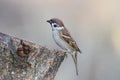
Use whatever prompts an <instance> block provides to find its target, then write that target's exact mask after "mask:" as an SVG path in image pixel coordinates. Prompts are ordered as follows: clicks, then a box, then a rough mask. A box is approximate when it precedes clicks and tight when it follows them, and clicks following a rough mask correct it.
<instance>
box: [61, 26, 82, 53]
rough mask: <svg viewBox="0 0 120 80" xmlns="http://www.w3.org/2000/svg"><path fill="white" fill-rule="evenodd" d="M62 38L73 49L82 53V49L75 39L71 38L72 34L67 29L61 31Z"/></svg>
mask: <svg viewBox="0 0 120 80" xmlns="http://www.w3.org/2000/svg"><path fill="white" fill-rule="evenodd" d="M60 37H61V38H62V39H63V40H65V41H66V42H67V43H68V44H69V45H70V46H71V47H73V48H74V49H75V50H77V51H79V52H80V53H81V51H80V49H79V48H78V46H77V44H76V42H75V41H74V39H73V38H72V37H71V36H70V33H69V32H68V30H67V29H66V28H64V29H63V30H61V31H60Z"/></svg>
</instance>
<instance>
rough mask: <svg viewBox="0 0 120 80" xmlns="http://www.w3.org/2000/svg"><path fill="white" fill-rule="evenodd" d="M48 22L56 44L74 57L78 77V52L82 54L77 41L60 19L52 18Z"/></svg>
mask: <svg viewBox="0 0 120 80" xmlns="http://www.w3.org/2000/svg"><path fill="white" fill-rule="evenodd" d="M47 22H48V23H49V24H50V25H51V28H52V36H53V39H54V41H55V43H56V44H57V45H58V46H59V47H60V48H62V49H63V50H65V51H66V52H67V53H70V55H71V56H72V58H73V61H74V64H75V68H76V75H78V67H77V52H79V53H81V50H80V49H79V48H78V45H77V44H76V41H75V40H74V39H73V38H72V37H71V35H70V32H69V31H68V30H67V28H66V27H65V26H64V23H63V22H62V21H61V20H60V19H58V18H52V19H49V20H47Z"/></svg>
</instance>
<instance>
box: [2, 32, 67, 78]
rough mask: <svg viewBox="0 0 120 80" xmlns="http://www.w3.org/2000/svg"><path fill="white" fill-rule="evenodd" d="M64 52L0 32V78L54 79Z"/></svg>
mask: <svg viewBox="0 0 120 80" xmlns="http://www.w3.org/2000/svg"><path fill="white" fill-rule="evenodd" d="M65 56H66V54H65V52H63V51H61V50H52V49H49V48H47V47H45V46H42V45H39V44H35V43H32V42H29V41H26V40H23V39H19V38H16V37H13V36H9V35H6V34H3V33H0V80H54V77H55V75H56V73H57V71H58V69H59V67H60V64H61V63H62V61H63V60H64V58H65Z"/></svg>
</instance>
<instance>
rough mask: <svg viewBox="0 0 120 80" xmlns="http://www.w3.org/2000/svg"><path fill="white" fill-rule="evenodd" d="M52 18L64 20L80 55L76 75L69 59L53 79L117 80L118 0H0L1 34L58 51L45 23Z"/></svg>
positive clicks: (119, 51)
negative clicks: (78, 48)
mask: <svg viewBox="0 0 120 80" xmlns="http://www.w3.org/2000/svg"><path fill="white" fill-rule="evenodd" d="M53 17H57V18H60V19H61V20H63V21H64V23H65V25H66V27H67V28H68V30H69V31H70V32H71V35H72V37H73V38H74V39H75V40H76V42H77V43H78V46H79V47H80V49H81V50H82V53H83V54H79V55H78V62H79V63H78V68H79V76H76V74H75V67H74V63H73V61H72V58H71V56H68V58H67V59H65V60H64V62H63V63H62V65H61V66H60V69H59V71H58V73H57V75H56V77H55V80H120V0H0V32H3V33H7V34H9V35H13V36H16V37H19V38H23V39H26V40H29V41H32V42H35V43H38V44H41V45H45V46H47V47H49V48H51V49H54V48H55V49H60V48H59V47H58V46H57V45H56V44H55V43H54V41H53V39H52V35H51V27H50V25H49V24H48V23H47V22H46V20H48V19H50V18H53Z"/></svg>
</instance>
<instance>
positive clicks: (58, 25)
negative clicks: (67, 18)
mask: <svg viewBox="0 0 120 80" xmlns="http://www.w3.org/2000/svg"><path fill="white" fill-rule="evenodd" d="M47 22H48V23H50V25H51V27H52V29H53V30H62V29H64V24H63V22H62V21H61V20H60V19H58V18H52V19H50V20H47Z"/></svg>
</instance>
